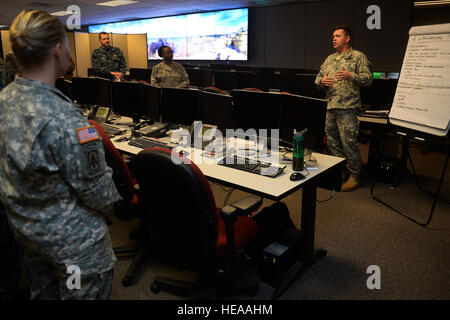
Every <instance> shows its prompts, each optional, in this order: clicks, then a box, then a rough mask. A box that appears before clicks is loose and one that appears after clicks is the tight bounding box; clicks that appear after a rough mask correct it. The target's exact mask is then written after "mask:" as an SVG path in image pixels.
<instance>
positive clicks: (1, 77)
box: [0, 57, 6, 90]
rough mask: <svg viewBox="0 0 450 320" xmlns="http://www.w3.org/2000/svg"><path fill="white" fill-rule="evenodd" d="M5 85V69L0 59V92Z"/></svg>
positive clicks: (0, 58)
mask: <svg viewBox="0 0 450 320" xmlns="http://www.w3.org/2000/svg"><path fill="white" fill-rule="evenodd" d="M5 85H6V68H5V63H4V62H3V58H2V57H0V90H2V89H3V87H4V86H5Z"/></svg>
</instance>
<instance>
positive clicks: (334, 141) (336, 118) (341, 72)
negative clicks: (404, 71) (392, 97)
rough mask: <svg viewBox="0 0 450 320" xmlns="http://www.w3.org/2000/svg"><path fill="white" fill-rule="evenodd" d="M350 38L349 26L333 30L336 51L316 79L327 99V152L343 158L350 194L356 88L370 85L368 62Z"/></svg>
mask: <svg viewBox="0 0 450 320" xmlns="http://www.w3.org/2000/svg"><path fill="white" fill-rule="evenodd" d="M350 39H351V29H350V28H349V27H346V26H339V27H336V28H334V30H333V47H334V49H335V50H336V52H335V53H333V54H331V55H329V56H328V58H326V60H325V62H324V63H323V64H322V66H321V67H320V71H319V73H318V75H317V77H316V80H315V83H316V85H317V86H318V87H320V88H325V92H326V97H325V99H327V100H328V104H327V117H326V123H325V134H326V136H327V146H328V149H329V150H330V152H331V154H332V155H334V156H338V157H342V158H345V159H346V168H347V170H348V171H349V172H350V176H349V178H348V180H347V181H346V182H345V183H344V184H343V186H342V191H353V190H355V189H356V188H357V187H358V186H359V181H360V177H359V175H360V173H361V156H360V153H359V147H358V134H359V124H358V112H359V109H360V108H361V98H360V94H359V88H360V87H361V86H369V85H370V84H371V83H372V71H371V63H370V61H369V59H367V57H366V56H365V55H364V53H362V52H360V51H357V50H354V49H353V48H352V47H351V46H350Z"/></svg>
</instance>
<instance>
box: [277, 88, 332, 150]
mask: <svg viewBox="0 0 450 320" xmlns="http://www.w3.org/2000/svg"><path fill="white" fill-rule="evenodd" d="M280 102H281V104H280V115H281V117H280V139H282V140H285V141H287V142H292V140H293V136H294V135H293V132H294V129H296V130H297V131H301V130H304V129H308V131H307V132H306V133H305V147H306V148H308V149H311V150H314V151H317V152H322V149H323V147H324V144H323V141H324V136H325V119H326V112H327V101H326V100H324V99H317V98H311V97H304V96H299V95H293V94H286V93H283V94H280Z"/></svg>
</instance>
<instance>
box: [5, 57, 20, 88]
mask: <svg viewBox="0 0 450 320" xmlns="http://www.w3.org/2000/svg"><path fill="white" fill-rule="evenodd" d="M5 69H6V74H5V85H7V84H10V83H11V82H13V81H14V77H15V76H16V74H19V75H20V74H22V67H21V66H20V64H19V62H18V61H17V59H16V57H15V56H14V53H12V52H9V53H8V54H7V55H6V57H5Z"/></svg>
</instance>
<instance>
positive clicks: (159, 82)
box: [150, 46, 189, 88]
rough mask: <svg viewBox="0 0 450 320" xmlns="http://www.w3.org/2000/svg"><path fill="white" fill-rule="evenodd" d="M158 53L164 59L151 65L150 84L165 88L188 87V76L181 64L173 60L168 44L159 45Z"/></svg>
mask: <svg viewBox="0 0 450 320" xmlns="http://www.w3.org/2000/svg"><path fill="white" fill-rule="evenodd" d="M158 54H159V56H160V57H161V58H163V59H164V60H163V61H162V62H161V63H159V64H157V65H156V66H154V67H153V69H152V76H151V83H150V84H151V85H152V86H156V87H166V88H187V87H189V76H188V74H187V72H186V70H185V69H184V68H183V66H182V65H181V64H179V63H177V62H175V61H173V52H172V49H171V48H170V47H169V46H161V47H159V49H158Z"/></svg>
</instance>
